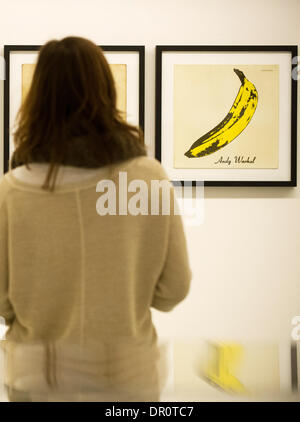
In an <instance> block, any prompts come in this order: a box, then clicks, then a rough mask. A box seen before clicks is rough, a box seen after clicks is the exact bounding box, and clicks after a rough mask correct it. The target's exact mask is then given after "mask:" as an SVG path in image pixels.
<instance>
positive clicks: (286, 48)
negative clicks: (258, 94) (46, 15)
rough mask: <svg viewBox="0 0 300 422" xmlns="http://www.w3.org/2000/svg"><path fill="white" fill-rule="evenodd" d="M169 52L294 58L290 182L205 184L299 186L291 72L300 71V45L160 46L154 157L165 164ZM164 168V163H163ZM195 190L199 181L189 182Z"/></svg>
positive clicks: (207, 182) (208, 183)
mask: <svg viewBox="0 0 300 422" xmlns="http://www.w3.org/2000/svg"><path fill="white" fill-rule="evenodd" d="M166 52H167V53H168V52H187V53H190V52H200V53H201V52H222V53H223V52H229V53H230V52H232V53H233V52H249V53H253V52H257V53H259V52H286V53H289V54H290V55H291V69H290V70H291V117H290V118H291V139H290V147H291V157H290V178H289V180H274V181H270V180H255V181H253V180H252V181H250V180H248V181H247V180H243V181H238V180H202V181H201V183H204V186H290V187H295V186H297V79H293V78H292V72H293V70H294V69H295V68H296V67H297V61H296V62H294V61H293V58H295V57H297V56H298V46H297V45H198V46H196V45H157V46H156V54H155V58H156V63H155V72H156V73H155V120H156V122H155V157H156V158H157V159H158V160H159V161H162V151H161V148H162V142H163V140H162V119H163V117H162V89H163V87H162V76H163V75H162V72H163V69H162V59H163V54H164V53H166ZM162 164H163V163H162ZM172 182H173V183H174V184H183V183H184V182H185V180H176V181H173V180H172ZM189 182H190V183H191V184H192V186H196V185H197V180H193V181H189Z"/></svg>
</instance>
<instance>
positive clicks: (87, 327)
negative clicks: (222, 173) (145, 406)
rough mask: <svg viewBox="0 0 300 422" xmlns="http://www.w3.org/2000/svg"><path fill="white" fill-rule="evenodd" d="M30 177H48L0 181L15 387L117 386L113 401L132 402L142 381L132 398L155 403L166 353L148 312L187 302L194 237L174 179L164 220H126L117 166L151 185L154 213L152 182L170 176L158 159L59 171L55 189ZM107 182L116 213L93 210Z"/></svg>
mask: <svg viewBox="0 0 300 422" xmlns="http://www.w3.org/2000/svg"><path fill="white" fill-rule="evenodd" d="M62 171H63V168H62V169H61V172H62ZM27 172H28V170H27ZM31 172H33V174H34V172H35V173H36V174H39V175H40V183H39V184H36V183H33V182H32V183H28V181H27V182H24V181H20V179H18V178H17V177H16V176H17V171H16V170H15V171H9V172H8V173H6V174H5V175H4V176H3V177H2V178H1V179H0V315H1V316H3V317H4V318H5V319H6V322H7V324H8V325H9V329H8V332H7V334H6V341H4V349H5V351H6V355H7V365H6V368H7V371H6V383H7V385H9V386H10V387H13V388H16V389H21V390H27V391H31V392H35V393H36V394H39V393H41V392H42V391H44V392H49V388H50V389H52V390H53V391H54V390H55V388H56V389H57V391H63V392H64V393H65V392H71V393H74V388H75V386H76V394H77V393H78V394H83V393H84V392H86V391H89V392H93V393H94V392H95V391H97V394H98V393H99V391H100V390H101V391H102V392H103V394H104V393H106V392H107V391H111V390H112V389H114V390H113V391H114V393H113V394H114V397H124V396H122V395H121V396H117V395H116V394H117V393H116V391H122V392H123V393H124V392H126V394H127V397H129V396H130V394H129V392H130V391H131V390H130V389H131V387H132V386H134V388H132V396H131V397H132V400H138V397H139V395H138V394H139V393H140V397H141V398H142V399H141V400H143V401H146V400H147V397H150V399H151V400H155V399H156V397H158V390H159V388H158V385H159V379H158V378H159V375H158V374H157V367H156V361H157V357H158V349H157V334H156V330H155V327H154V325H153V323H152V320H151V312H150V308H151V307H153V308H156V309H158V310H160V311H170V310H172V309H173V308H174V306H176V305H177V304H178V303H179V302H181V301H182V300H183V299H184V298H185V297H186V295H187V293H188V291H189V287H190V281H191V270H190V266H189V262H188V256H187V247H186V240H185V235H184V230H183V225H182V220H181V216H180V215H174V206H173V204H174V202H173V201H174V190H173V187H172V185H171V183H170V182H168V185H169V187H170V215H163V214H162V211H161V207H160V211H159V215H151V213H149V215H131V214H128V215H118V209H119V208H118V206H119V205H120V204H119V199H118V198H119V196H118V194H119V192H120V186H119V184H118V182H119V172H126V177H127V183H128V184H129V183H130V181H132V180H136V179H138V180H143V181H144V182H145V183H146V186H147V187H148V193H149V194H148V197H147V200H148V201H149V212H150V210H151V205H150V198H151V195H150V192H151V180H168V176H167V174H166V173H165V171H164V169H163V168H162V166H161V164H160V163H159V162H158V161H157V160H156V159H153V158H150V157H138V158H135V159H131V160H128V161H126V162H123V163H121V164H115V165H114V166H110V167H109V166H107V167H104V168H100V169H97V170H92V171H91V170H89V171H88V170H87V171H86V172H85V175H83V173H82V177H81V178H80V181H78V180H76V179H73V180H72V179H71V182H70V180H69V182H68V183H66V182H65V181H63V177H62V178H61V179H58V180H59V181H60V182H59V184H58V186H57V187H56V189H55V191H54V192H53V193H51V192H48V191H45V190H43V189H41V185H42V182H43V180H44V178H43V177H41V176H42V175H43V174H45V172H44V173H43V171H40V173H38V168H37V167H35V168H33V169H32V170H31ZM103 179H110V180H113V181H114V182H115V184H116V193H117V195H116V211H117V215H99V213H98V212H97V208H96V204H97V201H98V200H99V198H100V196H101V195H103V194H104V193H102V192H99V191H98V192H97V189H96V187H97V184H98V182H99V181H101V180H103ZM98 190H99V189H98ZM104 192H105V191H104ZM133 195H135V193H134V192H130V193H128V201H129V200H130V198H132V197H133ZM143 195H145V191H144V193H143ZM102 198H103V197H102ZM161 200H162V196H161V195H160V201H161ZM147 387H149V388H150V390H151V393H150V395H149V394H148V393H147V394H148V395H147V394H146V390H147ZM59 389H61V390H59ZM52 390H51V391H52ZM150 390H149V391H150ZM147 391H148V390H147ZM145 397H146V398H145ZM81 398H82V396H81ZM98 398H99V394H98V396H96V399H97V400H98ZM105 400H107V397H105ZM128 400H130V399H128ZM128 400H127V401H128Z"/></svg>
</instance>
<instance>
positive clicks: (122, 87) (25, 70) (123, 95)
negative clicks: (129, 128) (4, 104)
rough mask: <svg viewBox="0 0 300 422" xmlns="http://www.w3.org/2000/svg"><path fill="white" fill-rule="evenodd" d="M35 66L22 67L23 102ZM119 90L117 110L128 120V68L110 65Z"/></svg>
mask: <svg viewBox="0 0 300 422" xmlns="http://www.w3.org/2000/svg"><path fill="white" fill-rule="evenodd" d="M34 68H35V64H23V65H22V101H24V98H25V97H26V95H27V93H28V90H29V88H30V84H31V81H32V77H33V72H34ZM110 68H111V71H112V74H113V77H114V80H115V84H116V90H117V108H118V109H119V110H120V111H122V113H124V114H122V115H123V118H124V119H126V111H127V66H126V64H110Z"/></svg>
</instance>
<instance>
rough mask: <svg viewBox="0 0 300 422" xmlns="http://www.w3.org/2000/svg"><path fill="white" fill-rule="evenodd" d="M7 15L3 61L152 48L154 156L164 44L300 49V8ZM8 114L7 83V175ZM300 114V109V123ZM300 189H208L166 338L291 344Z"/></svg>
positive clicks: (100, 2) (89, 5)
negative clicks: (158, 50) (11, 50)
mask: <svg viewBox="0 0 300 422" xmlns="http://www.w3.org/2000/svg"><path fill="white" fill-rule="evenodd" d="M0 16H1V18H0V19H1V23H0V55H3V45H5V44H29V45H34V44H43V43H44V42H46V41H48V40H49V39H50V38H61V37H64V36H67V35H79V36H84V37H87V38H90V39H91V40H93V41H94V42H95V43H97V44H100V45H101V44H102V45H105V44H106V45H145V47H146V72H145V73H146V75H145V78H146V80H145V89H146V103H145V137H146V142H147V144H148V146H149V151H150V154H151V155H154V124H155V46H156V45H169V44H174V45H180V44H181V45H185V44H186V45H190V44H194V45H201V44H204V45H205V44H207V45H209V44H212V45H214V44H215V45H221V44H223V45H226V44H227V45H235V44H240V45H242V44H247V45H272V44H274V45H280V44H286V45H299V44H300V23H299V17H300V1H299V0H252V1H251V2H250V3H249V5H246V4H245V2H241V1H240V0H227V1H223V0H210V1H207V0H176V1H174V0H110V1H107V0H84V1H83V0H51V1H50V0H25V1H24V0H9V1H7V0H0ZM2 109H3V82H2V81H1V83H0V111H1V112H0V146H1V148H0V173H1V174H2V172H3V112H2ZM299 111H300V107H299V101H298V117H299ZM226 112H227V111H226ZM299 121H300V120H299V118H298V123H299ZM299 130H300V129H299ZM299 150H300V148H299ZM299 152H300V151H299ZM298 156H299V153H298ZM299 168H300V164H299ZM298 183H299V186H298V187H296V188H289V187H206V188H205V192H204V196H205V203H204V206H205V218H204V223H203V224H202V225H200V226H198V227H186V235H187V243H188V249H189V253H190V261H191V267H192V271H193V281H192V287H191V291H190V294H189V296H188V297H187V298H186V300H185V301H184V302H183V303H182V304H181V305H179V306H178V307H177V308H176V309H175V310H174V311H172V312H171V313H169V314H164V313H160V312H153V317H154V321H155V323H156V325H157V329H158V332H159V334H160V335H162V336H165V337H169V338H190V339H196V338H199V339H204V338H207V339H225V340H226V339H228V340H234V341H266V342H281V343H282V342H283V343H285V344H288V343H289V342H290V340H291V330H292V325H291V319H292V317H293V316H295V315H300V177H299V171H298ZM286 374H287V377H288V367H287V369H286ZM287 382H288V380H287Z"/></svg>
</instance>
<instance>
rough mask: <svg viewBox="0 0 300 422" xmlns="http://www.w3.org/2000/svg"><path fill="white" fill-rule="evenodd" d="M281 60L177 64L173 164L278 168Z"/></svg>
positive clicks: (202, 166)
mask: <svg viewBox="0 0 300 422" xmlns="http://www.w3.org/2000/svg"><path fill="white" fill-rule="evenodd" d="M278 73H279V69H278V65H238V64H237V65H175V66H174V126H173V129H174V138H173V139H174V167H175V168H191V169H205V168H209V169H212V168H213V169H216V168H222V169H225V168H226V169H231V168H234V169H237V168H238V169H251V168H252V169H275V168H278V153H279V151H278V83H279V82H278Z"/></svg>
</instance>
